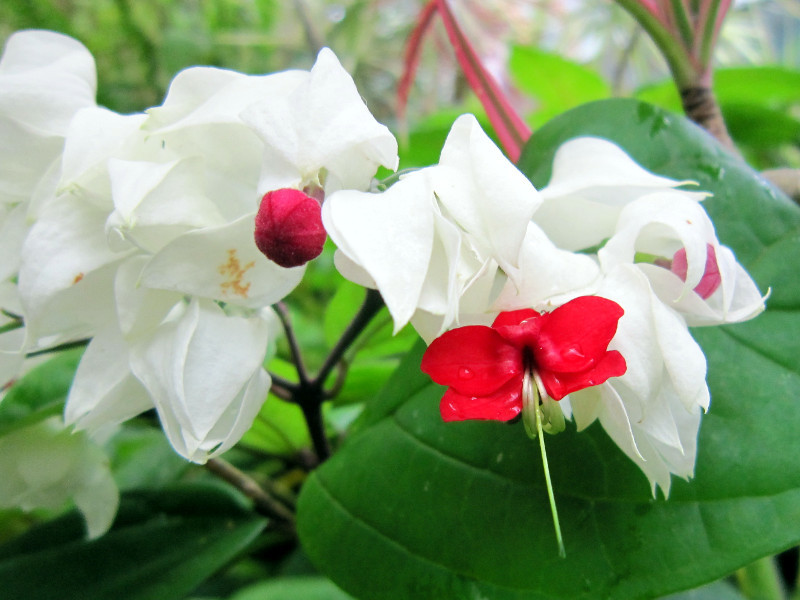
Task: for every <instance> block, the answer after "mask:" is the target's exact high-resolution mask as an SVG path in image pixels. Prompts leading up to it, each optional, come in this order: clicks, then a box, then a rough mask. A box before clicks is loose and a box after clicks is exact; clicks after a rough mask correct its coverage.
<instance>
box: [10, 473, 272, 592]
mask: <svg viewBox="0 0 800 600" xmlns="http://www.w3.org/2000/svg"><path fill="white" fill-rule="evenodd" d="M264 525H265V520H264V519H262V518H260V517H257V516H255V515H253V514H252V513H251V512H249V511H248V510H247V509H245V508H244V507H243V506H242V504H241V503H240V502H239V501H238V500H237V498H236V497H235V496H233V495H232V494H230V493H228V492H227V491H226V490H222V489H221V488H219V487H217V486H210V485H191V486H182V487H175V488H173V489H169V490H160V491H158V492H135V493H134V492H130V493H128V494H125V495H124V496H123V497H122V502H121V505H120V510H119V513H118V515H117V519H116V521H115V523H114V526H113V527H112V528H111V530H110V531H109V532H108V533H107V534H106V535H104V536H103V537H101V538H98V539H95V540H92V541H87V540H86V539H85V536H84V527H83V521H82V519H81V517H80V516H79V515H78V514H76V513H70V514H68V515H65V516H64V517H61V518H59V519H56V520H54V521H51V522H49V523H45V524H44V525H42V526H39V527H36V528H34V529H32V530H30V531H29V532H28V533H26V534H24V535H22V536H20V537H18V538H15V539H14V540H11V541H10V542H7V543H6V544H4V545H2V546H0V581H2V582H3V584H2V589H3V592H2V594H3V597H6V598H20V599H21V598H24V599H25V600H52V599H53V598H67V597H69V598H80V599H81V600H108V599H109V598H114V599H115V600H164V599H165V598H181V597H183V596H184V595H185V594H187V593H189V592H190V591H191V590H192V589H194V588H195V587H196V586H197V585H198V584H199V583H200V582H201V581H203V580H204V579H206V578H207V577H209V576H210V575H212V574H213V573H214V572H215V571H217V570H218V569H219V568H220V567H222V566H223V565H225V564H226V563H227V562H228V561H229V560H231V559H232V558H233V557H234V556H236V555H237V554H238V553H240V552H241V551H243V550H244V549H245V548H246V547H247V546H248V545H249V544H250V542H252V541H253V539H254V538H255V537H256V536H257V535H258V534H259V533H260V532H261V530H262V529H263V528H264Z"/></svg>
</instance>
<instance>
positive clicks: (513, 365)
mask: <svg viewBox="0 0 800 600" xmlns="http://www.w3.org/2000/svg"><path fill="white" fill-rule="evenodd" d="M421 368H422V371H423V372H424V373H427V374H428V375H430V377H431V379H433V380H434V381H435V382H436V383H440V384H442V385H449V386H450V387H452V388H453V389H454V390H456V391H457V392H459V393H460V394H465V395H467V396H485V395H486V394H491V393H492V392H494V391H496V390H497V389H498V388H500V387H501V386H502V385H503V384H505V383H506V382H507V381H508V380H509V379H511V378H512V377H514V376H515V375H518V374H520V373H521V372H522V353H521V352H520V351H519V350H517V349H516V348H515V347H514V346H512V345H511V344H509V343H507V342H506V341H505V340H504V339H503V338H502V337H501V336H500V334H499V333H497V332H496V331H495V330H494V329H491V328H490V327H484V326H482V325H472V326H469V327H459V328H458V329H453V330H451V331H447V332H445V333H444V334H442V335H441V336H439V337H438V338H436V339H435V340H433V342H432V343H431V345H430V346H428V349H427V350H426V351H425V354H424V355H423V357H422V365H421Z"/></svg>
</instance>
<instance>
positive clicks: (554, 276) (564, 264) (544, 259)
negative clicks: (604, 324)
mask: <svg viewBox="0 0 800 600" xmlns="http://www.w3.org/2000/svg"><path fill="white" fill-rule="evenodd" d="M518 262H519V276H518V278H517V281H516V282H515V281H508V283H506V285H505V287H504V288H503V291H502V292H501V294H500V296H499V297H498V298H497V300H496V301H495V303H494V308H496V309H497V310H499V311H504V310H517V309H520V308H537V307H538V308H539V309H543V308H551V307H553V306H559V305H560V304H563V303H564V302H566V301H568V300H570V299H571V298H573V297H577V296H580V295H586V294H591V293H592V291H593V289H594V286H595V285H596V283H597V279H598V277H599V276H600V269H599V267H598V265H597V262H595V260H594V259H592V258H591V257H589V256H587V255H585V254H576V253H574V252H568V251H566V250H561V249H559V248H556V246H555V245H554V244H553V242H551V241H550V240H549V239H548V238H547V236H546V235H545V234H544V232H543V231H542V230H541V229H540V228H539V227H538V226H537V225H536V224H535V223H528V229H527V232H526V235H525V239H524V240H523V243H522V245H521V248H520V249H519V261H518Z"/></svg>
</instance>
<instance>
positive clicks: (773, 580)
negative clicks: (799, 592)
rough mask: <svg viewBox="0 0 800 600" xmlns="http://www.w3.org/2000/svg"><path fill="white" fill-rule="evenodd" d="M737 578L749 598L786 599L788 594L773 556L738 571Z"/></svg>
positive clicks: (745, 595) (756, 599)
mask: <svg viewBox="0 0 800 600" xmlns="http://www.w3.org/2000/svg"><path fill="white" fill-rule="evenodd" d="M736 580H737V581H738V582H739V588H740V590H741V592H742V594H743V595H744V597H745V598H748V599H749V600H784V599H785V598H786V594H785V592H784V589H783V584H782V583H781V577H780V574H779V573H778V566H777V565H776V564H775V560H774V559H773V557H771V556H767V557H765V558H761V559H759V560H757V561H756V562H754V563H751V564H749V565H747V566H746V567H742V568H741V569H739V570H738V571H736Z"/></svg>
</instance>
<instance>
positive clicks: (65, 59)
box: [0, 31, 96, 204]
mask: <svg viewBox="0 0 800 600" xmlns="http://www.w3.org/2000/svg"><path fill="white" fill-rule="evenodd" d="M95 88H96V75H95V66H94V59H93V58H92V55H91V54H90V53H89V51H88V50H87V49H86V48H85V47H84V46H83V45H82V44H81V43H80V42H77V41H76V40H73V39H72V38H69V37H67V36H65V35H62V34H59V33H53V32H50V31H21V32H17V33H15V34H13V35H12V36H11V37H9V38H8V41H7V42H6V46H5V50H4V52H3V56H2V58H0V140H2V142H0V204H2V203H16V202H27V201H28V200H29V199H30V198H31V196H32V195H33V194H34V192H35V189H36V187H37V185H38V184H39V182H40V181H41V179H42V178H43V177H44V175H45V174H46V173H47V171H48V170H49V169H50V168H51V166H52V164H53V163H54V162H56V161H57V160H58V157H59V155H60V154H61V149H62V146H63V143H64V136H65V135H66V132H67V128H68V126H69V123H70V121H71V120H72V117H73V116H74V115H75V113H76V112H77V111H78V110H80V109H81V108H83V107H86V106H93V105H94V97H95Z"/></svg>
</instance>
